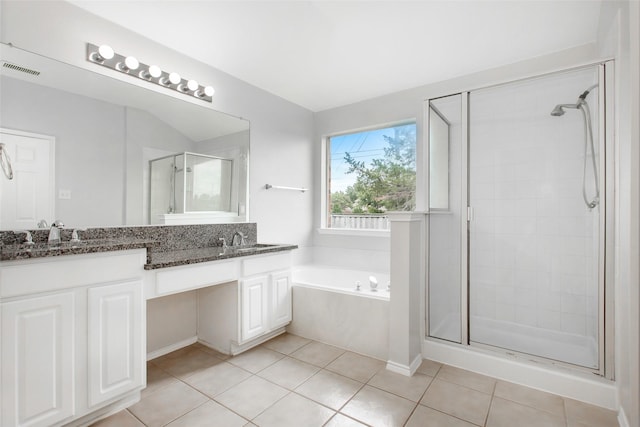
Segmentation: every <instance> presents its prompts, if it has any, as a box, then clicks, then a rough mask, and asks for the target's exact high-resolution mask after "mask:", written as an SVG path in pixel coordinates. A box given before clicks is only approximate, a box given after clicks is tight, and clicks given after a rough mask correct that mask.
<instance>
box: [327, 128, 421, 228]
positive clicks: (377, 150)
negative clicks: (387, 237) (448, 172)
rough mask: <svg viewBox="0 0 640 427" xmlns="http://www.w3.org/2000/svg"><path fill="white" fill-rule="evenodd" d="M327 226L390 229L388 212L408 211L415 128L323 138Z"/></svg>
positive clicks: (411, 196) (412, 190)
mask: <svg viewBox="0 0 640 427" xmlns="http://www.w3.org/2000/svg"><path fill="white" fill-rule="evenodd" d="M326 148H327V151H326V153H327V162H326V165H327V171H326V173H327V175H326V176H327V186H326V188H327V193H326V195H327V203H326V222H325V226H326V227H327V228H334V229H335V228H341V229H367V230H388V229H389V220H388V218H387V215H386V213H387V212H391V211H412V210H414V208H415V195H416V125H415V123H404V124H400V125H396V126H391V127H385V128H378V129H372V130H367V131H363V132H355V133H348V134H343V135H336V136H332V137H329V138H327V147H326Z"/></svg>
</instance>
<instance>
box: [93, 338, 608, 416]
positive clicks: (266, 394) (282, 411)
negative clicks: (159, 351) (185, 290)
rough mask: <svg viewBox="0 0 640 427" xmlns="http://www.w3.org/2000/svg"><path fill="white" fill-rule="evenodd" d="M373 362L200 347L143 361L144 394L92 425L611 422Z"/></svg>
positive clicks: (304, 350) (297, 347)
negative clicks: (229, 352)
mask: <svg viewBox="0 0 640 427" xmlns="http://www.w3.org/2000/svg"><path fill="white" fill-rule="evenodd" d="M384 366H385V364H384V363H383V362H381V361H379V360H375V359H372V358H369V357H365V356H361V355H358V354H355V353H352V352H349V351H345V350H343V349H340V348H337V347H332V346H329V345H326V344H322V343H319V342H315V341H310V340H307V339H305V338H301V337H298V336H295V335H290V334H284V335H281V336H280V337H277V338H274V339H273V340H271V341H269V342H267V343H265V344H263V345H261V346H259V347H257V348H255V349H253V350H250V351H248V352H246V353H243V354H241V355H239V356H235V357H228V356H225V355H223V354H220V353H217V352H215V351H213V350H211V349H209V348H207V347H204V346H202V345H200V344H194V345H192V346H189V347H186V348H184V349H180V350H178V351H175V352H173V353H170V354H167V355H165V356H162V357H160V358H158V359H155V360H153V361H150V362H149V363H148V372H147V383H148V384H147V388H146V389H145V390H144V391H143V393H142V400H141V401H140V402H138V403H136V404H135V405H133V406H131V407H129V408H128V409H126V410H123V411H121V412H119V413H117V414H115V415H113V416H111V417H109V418H107V419H104V420H102V421H100V422H98V423H96V424H94V426H96V427H116V426H117V427H143V426H149V427H155V426H169V427H201V426H202V427H236V426H237V427H245V426H259V427H263V426H264V427H289V426H292V427H313V426H326V427H347V426H373V427H378V426H380V427H387V426H389V427H392V426H406V427H419V426H438V427H441V426H442V427H474V426H476V427H477V426H482V427H485V426H486V427H503V426H505V427H514V426H518V427H538V426H540V427H555V426H558V427H614V426H616V427H617V426H618V423H617V420H616V414H615V413H614V412H612V411H607V410H604V409H602V408H598V407H595V406H591V405H587V404H584V403H581V402H577V401H575V400H571V399H564V398H562V397H559V396H555V395H552V394H549V393H544V392H541V391H538V390H533V389H530V388H527V387H523V386H519V385H516V384H512V383H507V382H503V381H500V380H496V379H494V378H490V377H486V376H484V375H479V374H476V373H473V372H469V371H465V370H462V369H458V368H454V367H452V366H447V365H441V364H439V363H436V362H432V361H429V360H425V361H424V363H423V364H422V366H420V368H419V369H418V372H417V373H416V374H415V375H414V376H413V377H411V378H408V377H405V376H402V375H398V374H394V373H392V372H389V371H387V370H386V369H384Z"/></svg>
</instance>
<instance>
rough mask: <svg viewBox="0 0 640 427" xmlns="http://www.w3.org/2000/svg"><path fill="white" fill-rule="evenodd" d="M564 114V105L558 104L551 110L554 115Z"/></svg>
mask: <svg viewBox="0 0 640 427" xmlns="http://www.w3.org/2000/svg"><path fill="white" fill-rule="evenodd" d="M563 114H564V110H563V109H562V105H556V107H555V108H554V109H553V110H552V111H551V115H552V116H554V117H558V116H562V115H563Z"/></svg>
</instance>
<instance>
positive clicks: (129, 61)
mask: <svg viewBox="0 0 640 427" xmlns="http://www.w3.org/2000/svg"><path fill="white" fill-rule="evenodd" d="M139 66H140V63H139V62H138V60H137V59H136V58H134V57H133V56H127V57H126V58H125V59H124V62H118V63H117V64H116V68H118V70H120V71H122V72H123V73H128V72H129V71H133V70H137V69H138V67H139Z"/></svg>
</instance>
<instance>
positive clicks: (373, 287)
mask: <svg viewBox="0 0 640 427" xmlns="http://www.w3.org/2000/svg"><path fill="white" fill-rule="evenodd" d="M369 287H370V288H371V291H372V292H376V291H377V287H378V279H376V278H375V276H369Z"/></svg>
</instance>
